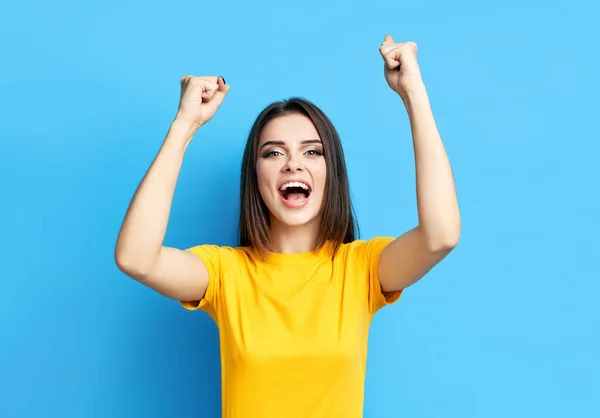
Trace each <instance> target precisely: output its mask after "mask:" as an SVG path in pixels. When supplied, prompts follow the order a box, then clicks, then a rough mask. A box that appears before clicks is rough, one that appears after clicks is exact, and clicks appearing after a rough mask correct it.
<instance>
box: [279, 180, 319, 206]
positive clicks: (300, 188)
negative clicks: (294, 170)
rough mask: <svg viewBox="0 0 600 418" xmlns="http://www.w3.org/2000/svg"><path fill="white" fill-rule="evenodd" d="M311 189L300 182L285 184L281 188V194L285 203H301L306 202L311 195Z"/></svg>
mask: <svg viewBox="0 0 600 418" xmlns="http://www.w3.org/2000/svg"><path fill="white" fill-rule="evenodd" d="M311 191H312V190H311V189H310V187H309V186H308V185H307V184H305V183H303V182H300V181H291V182H288V183H284V184H283V185H282V186H281V187H280V188H279V194H280V195H281V197H283V199H284V200H285V201H288V202H299V201H302V200H306V199H307V198H308V196H310V193H311Z"/></svg>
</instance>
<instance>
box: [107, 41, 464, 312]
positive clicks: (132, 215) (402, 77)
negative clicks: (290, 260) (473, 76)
mask: <svg viewBox="0 0 600 418" xmlns="http://www.w3.org/2000/svg"><path fill="white" fill-rule="evenodd" d="M379 51H380V53H381V56H382V58H383V61H384V76H385V79H386V81H387V83H388V85H389V87H390V88H391V89H392V91H393V92H394V93H396V94H397V95H398V96H399V98H400V100H402V102H403V104H404V106H405V108H406V111H407V113H408V117H409V120H410V124H411V133H412V142H413V147H414V156H415V169H416V192H417V211H418V225H417V226H415V227H414V228H413V229H411V230H409V231H407V232H405V233H404V234H402V235H401V236H399V237H397V238H396V239H395V240H394V241H393V242H392V243H390V244H389V245H388V246H387V247H386V249H385V250H384V251H383V252H382V254H381V257H380V259H379V263H378V269H379V277H380V281H381V286H382V289H383V290H384V291H393V290H400V289H404V288H406V287H408V286H410V285H411V284H413V283H415V282H416V281H418V280H419V279H421V278H422V277H423V276H424V275H425V274H426V273H427V272H428V271H429V270H431V269H432V268H433V267H434V266H435V265H436V264H437V263H439V262H440V261H441V260H442V259H443V258H444V257H446V256H447V255H448V254H449V253H450V252H451V251H452V249H453V248H454V247H455V246H456V245H457V243H458V239H459V235H460V213H459V208H458V202H457V197H456V191H455V186H454V179H453V175H452V170H451V167H450V162H449V160H448V156H447V154H446V151H445V148H444V145H443V143H442V139H441V137H440V135H439V132H438V130H437V127H436V124H435V120H434V117H433V113H432V110H431V106H430V103H429V98H428V95H427V91H426V88H425V84H424V82H423V80H422V77H421V73H420V69H419V65H418V60H417V46H416V44H415V43H413V42H407V43H396V42H395V41H394V39H393V38H392V37H391V36H389V35H387V36H386V37H385V38H384V41H383V42H382V44H381V46H380V48H379ZM229 88H230V87H229V85H226V84H225V83H224V81H223V80H222V78H220V77H215V76H206V77H194V76H186V77H183V78H182V79H181V99H180V104H179V108H178V111H177V115H176V117H175V119H174V121H173V123H172V125H171V127H170V129H169V132H168V133H167V136H166V138H165V140H164V142H163V144H162V146H161V148H160V150H159V152H158V154H157V156H156V158H155V160H154V161H153V163H152V165H151V166H150V168H149V170H148V172H147V173H146V175H145V177H144V179H143V180H142V182H141V183H140V185H139V187H138V189H137V190H136V193H135V195H134V197H133V199H132V201H131V204H130V206H129V208H128V210H127V213H126V215H125V219H124V221H123V225H122V227H121V231H120V233H119V237H118V239H117V244H116V247H115V261H116V264H117V266H118V267H119V268H120V269H121V271H123V272H124V273H125V274H126V275H128V276H129V277H131V278H133V279H135V280H137V281H139V282H140V283H142V284H144V285H146V286H148V287H150V288H152V289H154V290H155V291H157V292H159V293H161V294H163V295H165V296H167V297H169V298H172V299H175V300H189V301H192V300H199V299H201V298H202V297H203V296H204V293H205V291H206V287H207V285H208V272H207V269H206V267H205V266H204V264H203V263H202V261H200V259H198V258H197V257H196V256H194V255H192V254H189V253H187V252H185V251H182V250H179V249H176V248H171V247H166V246H163V245H162V242H163V239H164V236H165V232H166V227H167V222H168V218H169V213H170V207H171V202H172V198H173V193H174V189H175V184H176V182H177V178H178V176H179V171H180V168H181V163H182V161H183V157H184V155H185V152H186V149H187V147H188V145H189V143H190V141H191V140H192V138H193V137H194V136H195V135H196V133H197V132H198V130H199V128H200V127H201V126H203V125H204V124H205V123H207V122H208V121H209V120H210V119H211V118H212V117H213V116H214V115H215V113H216V111H217V109H218V108H219V107H220V105H221V104H222V102H223V100H224V98H225V96H226V95H227V93H228V92H229ZM399 117H400V115H399ZM305 139H318V136H317V135H316V131H315V129H314V126H312V124H311V123H310V121H309V120H308V122H307V119H303V118H302V117H299V116H296V115H288V116H285V117H281V118H277V119H275V120H273V121H271V122H270V123H269V124H268V125H267V126H266V127H265V129H264V130H263V132H262V133H261V146H262V144H263V143H265V142H268V141H274V140H276V141H282V143H280V144H278V145H269V146H268V147H269V149H274V150H276V151H278V152H277V153H275V154H273V155H271V156H269V157H268V158H264V157H262V155H263V154H262V153H259V160H258V161H257V176H258V178H259V189H260V192H261V196H262V197H263V199H264V200H265V203H266V204H267V207H268V208H269V209H270V211H271V222H272V238H273V245H272V248H271V250H272V251H274V252H293V253H297V252H306V251H310V250H312V249H314V248H312V242H313V240H314V238H315V236H316V231H317V227H316V225H318V222H319V219H320V216H321V213H320V207H321V206H322V205H321V204H322V199H323V192H324V184H325V177H326V168H325V162H324V160H323V158H322V157H320V156H316V155H312V154H307V153H306V151H307V150H308V149H314V148H315V144H310V145H309V146H307V145H303V144H302V141H303V140H305ZM317 146H318V145H317ZM296 177H299V178H301V179H303V180H305V181H307V182H310V185H311V186H312V188H313V192H312V194H311V197H310V201H309V205H308V206H307V207H305V208H303V209H294V210H290V209H288V208H286V207H284V206H283V205H282V204H281V201H280V200H278V199H279V197H278V195H277V193H278V192H277V185H278V184H279V182H280V181H281V180H283V179H287V178H296Z"/></svg>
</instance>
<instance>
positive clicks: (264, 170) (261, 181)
mask: <svg viewBox="0 0 600 418" xmlns="http://www.w3.org/2000/svg"><path fill="white" fill-rule="evenodd" d="M271 179H272V175H271V174H270V170H269V168H268V166H265V165H264V164H258V165H257V166H256V180H257V182H258V190H259V191H260V194H261V196H262V198H263V200H264V199H265V197H267V196H266V195H268V190H269V188H270V184H271V181H272V180H271Z"/></svg>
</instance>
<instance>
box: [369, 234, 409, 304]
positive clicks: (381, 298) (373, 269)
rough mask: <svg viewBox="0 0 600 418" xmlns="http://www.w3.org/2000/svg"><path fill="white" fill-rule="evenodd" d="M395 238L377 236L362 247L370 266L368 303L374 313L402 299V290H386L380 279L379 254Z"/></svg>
mask: <svg viewBox="0 0 600 418" xmlns="http://www.w3.org/2000/svg"><path fill="white" fill-rule="evenodd" d="M393 240H394V238H392V237H375V238H372V239H370V240H369V241H366V242H365V243H364V244H363V245H362V246H361V247H362V248H361V251H363V256H364V259H365V260H366V262H367V266H368V284H367V285H368V304H369V313H370V314H371V315H374V314H375V313H376V312H377V311H378V310H379V309H381V308H383V307H384V306H387V305H391V304H393V303H395V302H396V301H397V300H398V299H400V295H401V294H402V290H399V291H394V292H384V291H383V290H382V289H381V282H380V281H379V274H378V270H377V268H378V265H379V256H380V255H381V253H382V252H383V250H384V249H385V247H387V245H388V244H389V243H391V242H392V241H393Z"/></svg>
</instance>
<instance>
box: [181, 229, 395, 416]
mask: <svg viewBox="0 0 600 418" xmlns="http://www.w3.org/2000/svg"><path fill="white" fill-rule="evenodd" d="M392 240H393V238H388V237H377V238H373V239H371V240H368V241H364V240H356V241H354V242H352V243H349V244H344V245H342V246H341V247H340V248H339V250H338V252H337V253H336V255H335V257H334V258H333V259H332V257H331V256H332V252H331V247H330V246H325V247H323V248H322V249H321V250H318V251H313V252H308V253H302V254H276V253H271V254H269V256H268V258H267V259H265V260H262V259H260V258H259V256H258V255H257V254H255V253H254V252H253V251H252V250H251V249H250V248H245V247H237V248H233V247H220V246H214V245H200V246H196V247H192V248H190V249H188V250H187V251H190V252H192V253H194V254H196V255H197V256H198V257H200V258H201V259H202V260H203V261H204V263H205V264H206V267H207V269H208V272H209V275H210V279H209V284H208V288H207V290H206V294H205V296H204V298H203V299H202V300H201V301H200V302H199V303H196V304H192V303H190V302H181V304H182V305H183V306H184V307H185V308H186V309H190V310H193V309H201V310H203V311H205V312H207V313H208V314H209V315H210V316H211V317H212V318H213V319H214V320H215V322H216V324H217V326H218V328H219V339H220V352H221V372H222V373H221V375H222V382H221V383H222V385H221V387H222V401H223V405H222V410H223V417H227V418H254V417H256V418H296V417H298V418H313V417H314V418H317V417H319V418H320V417H323V418H338V417H339V418H342V417H343V418H355V417H362V414H363V399H364V382H365V372H366V360H367V338H368V331H369V325H370V323H371V319H372V318H373V315H374V314H375V312H376V311H377V310H379V309H380V308H381V307H383V306H384V305H387V304H390V303H393V302H395V301H397V300H398V298H399V297H400V295H401V293H402V291H398V292H393V293H389V294H384V293H383V292H382V291H381V287H380V284H379V279H378V277H377V261H378V259H379V255H380V254H381V251H382V250H383V249H384V248H385V246H386V245H387V244H388V243H389V242H390V241H392Z"/></svg>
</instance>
